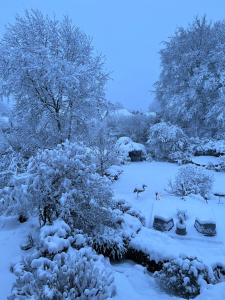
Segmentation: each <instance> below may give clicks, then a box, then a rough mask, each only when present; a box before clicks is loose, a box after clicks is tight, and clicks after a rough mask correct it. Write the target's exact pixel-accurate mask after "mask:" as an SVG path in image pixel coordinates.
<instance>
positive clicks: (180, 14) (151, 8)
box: [0, 0, 225, 110]
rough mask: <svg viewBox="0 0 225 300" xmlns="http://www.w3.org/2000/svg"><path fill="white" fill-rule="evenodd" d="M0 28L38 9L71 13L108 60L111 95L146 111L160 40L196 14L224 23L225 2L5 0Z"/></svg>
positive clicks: (155, 75)
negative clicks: (15, 18)
mask: <svg viewBox="0 0 225 300" xmlns="http://www.w3.org/2000/svg"><path fill="white" fill-rule="evenodd" d="M0 3H1V11H0V30H1V32H3V30H4V26H5V24H7V23H9V22H13V19H14V16H15V15H16V13H20V14H21V13H23V11H24V10H25V9H30V8H38V9H40V10H41V11H42V12H44V13H48V14H50V15H53V14H54V15H55V16H56V17H57V18H59V19H61V18H62V17H63V16H64V15H68V16H69V17H70V18H71V19H72V20H73V21H74V23H75V24H76V25H78V26H79V27H80V28H81V29H82V30H83V31H85V32H86V33H87V34H88V35H90V36H92V37H93V43H94V46H95V48H96V49H97V50H98V52H101V53H102V54H104V55H105V57H106V68H107V70H108V71H109V72H111V77H112V80H111V81H110V82H109V83H108V86H107V91H106V95H107V98H108V99H109V100H111V101H114V102H121V103H122V104H123V105H124V106H126V107H128V108H129V109H142V110H144V109H146V108H147V107H148V106H149V103H150V102H151V100H152V98H153V94H152V92H151V91H153V89H154V88H153V83H154V82H155V81H156V80H157V78H158V76H159V71H160V60H159V55H158V51H159V49H160V47H162V44H161V42H162V41H163V40H166V39H167V38H168V37H169V36H170V35H171V34H173V32H174V31H175V29H176V28H177V26H186V25H187V24H188V23H190V22H191V20H192V19H193V17H194V16H196V15H200V16H201V15H204V14H206V15H207V16H208V18H209V19H210V20H212V21H214V20H219V19H225V0H0Z"/></svg>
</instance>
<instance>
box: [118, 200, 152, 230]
mask: <svg viewBox="0 0 225 300" xmlns="http://www.w3.org/2000/svg"><path fill="white" fill-rule="evenodd" d="M115 207H116V208H117V209H119V210H120V211H121V212H123V213H126V214H129V215H131V216H133V217H135V218H137V219H138V220H139V221H140V222H141V224H142V225H143V226H145V225H146V219H145V217H144V215H143V214H142V213H141V212H140V211H138V210H136V209H134V208H132V206H131V205H130V204H129V203H128V202H126V201H125V200H117V201H116V206H115Z"/></svg>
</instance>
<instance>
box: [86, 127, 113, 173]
mask: <svg viewBox="0 0 225 300" xmlns="http://www.w3.org/2000/svg"><path fill="white" fill-rule="evenodd" d="M115 142H116V141H115V138H113V137H112V133H111V131H110V129H109V128H108V127H107V124H106V123H105V122H104V121H101V122H94V124H93V126H90V127H89V130H88V141H87V144H88V146H89V147H90V149H91V150H92V153H93V155H94V157H95V163H96V167H97V171H98V173H99V174H100V175H101V176H103V175H105V174H106V170H107V169H108V168H109V167H110V166H112V165H114V164H117V163H118V162H119V161H118V151H117V149H116V146H115Z"/></svg>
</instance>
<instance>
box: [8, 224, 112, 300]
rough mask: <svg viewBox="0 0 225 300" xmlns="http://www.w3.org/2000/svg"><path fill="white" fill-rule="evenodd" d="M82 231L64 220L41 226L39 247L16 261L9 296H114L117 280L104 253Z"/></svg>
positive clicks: (48, 299) (53, 299)
mask: <svg viewBox="0 0 225 300" xmlns="http://www.w3.org/2000/svg"><path fill="white" fill-rule="evenodd" d="M88 243H89V240H88V238H87V236H85V235H84V234H83V233H82V232H80V231H77V230H76V231H75V232H73V231H72V230H71V229H70V227H69V226H68V225H67V224H66V223H65V222H64V221H62V220H56V221H54V222H53V224H52V225H45V226H43V227H42V228H41V229H40V234H39V235H38V237H37V239H36V243H35V247H36V248H35V249H33V251H32V252H31V254H29V255H27V256H25V257H24V259H23V261H22V262H21V263H19V264H16V265H15V266H14V267H13V268H12V271H13V272H14V274H15V275H16V276H17V279H16V283H15V284H14V286H13V290H12V294H11V296H10V297H9V299H37V300H63V299H65V300H70V299H80V300H92V299H95V300H103V299H108V298H109V297H111V296H113V294H114V292H115V287H114V279H113V276H112V273H111V271H110V270H109V268H108V265H107V262H106V261H105V260H104V258H103V257H102V256H98V255H96V253H95V252H93V250H92V249H91V248H90V247H88Z"/></svg>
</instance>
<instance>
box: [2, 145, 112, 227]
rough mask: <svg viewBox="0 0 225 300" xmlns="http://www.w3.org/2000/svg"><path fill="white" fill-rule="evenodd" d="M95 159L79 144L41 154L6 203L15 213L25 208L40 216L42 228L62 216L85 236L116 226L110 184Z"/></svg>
mask: <svg viewBox="0 0 225 300" xmlns="http://www.w3.org/2000/svg"><path fill="white" fill-rule="evenodd" d="M92 159H93V158H92V155H91V153H90V151H89V150H88V149H87V148H85V147H83V146H81V145H78V144H77V143H69V142H65V143H63V144H61V145H58V146H57V147H56V148H55V149H52V150H43V151H40V152H38V154H37V155H36V156H35V157H32V158H31V159H30V160H29V164H28V167H27V169H26V173H25V174H23V175H24V176H18V177H17V178H16V180H15V182H14V187H13V188H12V189H8V190H6V191H5V194H6V195H4V197H3V198H4V199H5V200H4V201H5V202H6V203H7V204H8V205H9V208H10V209H11V210H12V211H13V210H14V213H17V212H18V209H17V207H21V208H23V209H25V210H26V213H30V214H39V217H40V221H41V224H42V225H43V224H46V223H51V222H52V221H53V220H54V219H56V218H57V217H59V215H61V216H62V218H63V219H64V220H65V221H66V222H67V223H68V224H69V225H70V226H73V227H74V228H76V229H81V230H84V232H93V231H94V230H100V229H101V228H102V227H104V225H107V226H114V218H113V213H112V209H111V208H112V206H113V200H112V191H111V189H110V183H109V180H107V179H106V178H103V177H101V176H100V175H99V174H98V173H97V172H96V167H95V165H94V164H93V160H92ZM21 177H22V178H21ZM22 179H23V180H22ZM7 193H8V194H7ZM15 208H16V210H15Z"/></svg>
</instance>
